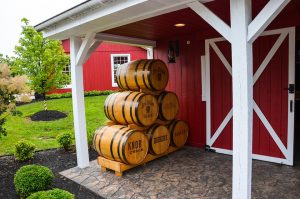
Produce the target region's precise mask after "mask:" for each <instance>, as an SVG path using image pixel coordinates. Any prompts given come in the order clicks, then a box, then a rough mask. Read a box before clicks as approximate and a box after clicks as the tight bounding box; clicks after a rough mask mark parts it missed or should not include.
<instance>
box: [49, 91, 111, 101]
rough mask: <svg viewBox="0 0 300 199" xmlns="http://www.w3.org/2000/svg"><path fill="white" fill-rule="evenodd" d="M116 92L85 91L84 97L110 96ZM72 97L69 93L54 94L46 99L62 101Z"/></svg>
mask: <svg viewBox="0 0 300 199" xmlns="http://www.w3.org/2000/svg"><path fill="white" fill-rule="evenodd" d="M114 92H116V91H112V90H105V91H97V90H94V91H85V92H84V96H86V97H88V96H99V95H110V94H112V93H114ZM71 97H72V93H71V92H68V93H53V94H49V95H47V96H46V99H60V98H71Z"/></svg>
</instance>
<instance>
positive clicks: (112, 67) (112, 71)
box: [110, 54, 131, 87]
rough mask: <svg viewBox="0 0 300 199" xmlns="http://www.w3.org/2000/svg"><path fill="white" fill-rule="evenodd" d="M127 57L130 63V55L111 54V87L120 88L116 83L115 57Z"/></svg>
mask: <svg viewBox="0 0 300 199" xmlns="http://www.w3.org/2000/svg"><path fill="white" fill-rule="evenodd" d="M120 56H127V57H128V62H130V60H131V58H130V54H111V55H110V66H111V70H110V71H111V85H112V87H118V84H117V83H115V82H114V78H115V77H114V57H120Z"/></svg>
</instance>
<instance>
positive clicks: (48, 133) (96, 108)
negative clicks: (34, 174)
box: [0, 96, 107, 155]
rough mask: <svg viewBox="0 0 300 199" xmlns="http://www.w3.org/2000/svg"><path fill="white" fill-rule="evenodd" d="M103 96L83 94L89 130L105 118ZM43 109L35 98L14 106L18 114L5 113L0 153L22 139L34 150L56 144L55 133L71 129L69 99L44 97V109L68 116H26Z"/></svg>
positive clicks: (93, 128) (7, 152)
mask: <svg viewBox="0 0 300 199" xmlns="http://www.w3.org/2000/svg"><path fill="white" fill-rule="evenodd" d="M106 97H107V96H96V97H86V98H85V110H86V120H87V130H88V132H90V133H92V132H94V130H95V129H96V128H97V127H99V126H101V125H102V124H103V122H104V121H106V118H105V114H104V112H103V103H104V101H105V99H106ZM41 110H43V102H37V103H32V104H27V105H23V106H19V107H17V111H21V112H22V115H21V116H9V117H8V118H7V122H6V124H5V128H6V129H7V136H3V137H2V138H1V139H0V155H4V154H12V153H13V151H14V144H15V143H16V142H17V141H19V140H21V139H26V140H29V141H31V142H33V143H34V144H35V145H36V146H37V150H41V149H49V148H56V147H58V144H57V142H56V139H55V137H56V136H57V135H58V134H60V133H63V132H74V130H73V113H72V99H71V98H65V99H56V100H48V110H58V111H61V112H64V113H66V114H67V115H68V117H66V118H64V119H60V120H57V121H50V122H33V121H31V120H30V118H29V116H30V115H32V114H34V113H36V112H38V111H41Z"/></svg>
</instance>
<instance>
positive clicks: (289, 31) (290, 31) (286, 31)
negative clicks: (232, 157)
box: [205, 27, 295, 165]
mask: <svg viewBox="0 0 300 199" xmlns="http://www.w3.org/2000/svg"><path fill="white" fill-rule="evenodd" d="M277 34H278V35H280V36H279V37H278V39H277V41H276V42H275V44H274V45H273V47H272V48H271V50H270V51H269V53H268V55H267V56H266V57H265V59H264V61H263V62H262V63H261V65H260V67H259V69H258V70H257V71H256V73H255V74H254V77H253V85H254V84H255V83H256V81H257V80H258V79H259V77H260V76H261V74H262V73H263V71H264V69H265V68H266V66H267V65H268V63H269V62H270V61H271V59H272V58H273V56H274V55H275V53H276V51H277V50H278V49H279V47H280V46H281V44H282V43H283V41H284V40H285V39H286V36H287V35H288V36H289V84H294V83H295V57H294V56H295V27H290V28H281V29H276V30H268V31H264V32H263V33H261V35H260V36H269V35H277ZM221 41H226V40H225V39H224V38H222V37H220V38H213V39H208V40H206V41H205V44H206V47H205V54H206V60H207V63H206V70H207V71H210V59H209V57H210V51H209V46H210V45H211V44H212V43H215V42H221ZM214 50H215V49H214ZM221 53H222V52H221ZM219 58H220V56H219ZM220 59H221V58H220ZM224 66H225V64H224ZM207 75H209V76H207ZM208 77H210V74H206V79H207V78H208ZM208 83H209V84H208ZM287 87H288V85H287ZM208 93H209V95H208ZM294 98H295V94H289V95H288V102H287V103H288V107H290V104H289V103H290V101H292V102H293V110H294V105H295V101H294ZM206 99H207V100H206V126H207V129H206V143H207V144H208V145H210V146H212V145H213V144H214V141H215V140H216V139H217V138H216V139H215V138H214V137H211V125H210V124H211V118H210V116H211V107H210V106H211V104H210V103H211V102H210V79H209V82H208V80H206ZM254 106H256V108H255V109H254V111H255V112H256V113H257V112H258V116H259V118H260V120H261V121H262V122H263V123H264V125H265V127H266V128H267V130H268V132H269V134H270V136H271V137H272V139H273V140H274V142H275V143H276V144H277V146H278V147H279V149H280V150H281V151H282V153H283V154H284V155H285V156H286V159H282V158H275V157H269V156H264V155H257V154H253V156H254V159H258V160H263V161H270V162H275V163H282V164H286V165H293V158H294V157H293V153H294V112H290V111H289V110H288V111H289V112H288V143H287V146H288V147H287V149H286V147H285V146H284V145H283V143H282V141H281V140H280V138H279V137H278V135H277V134H276V132H275V131H274V129H273V127H272V126H271V125H270V123H269V122H268V121H267V119H266V117H265V116H264V115H263V113H262V112H261V110H260V109H259V107H258V105H257V104H256V103H255V102H254ZM260 113H261V114H260ZM227 116H228V115H227ZM227 116H226V117H227ZM208 117H209V118H208ZM225 119H226V118H224V121H226V120H225ZM227 119H228V118H227ZM224 121H223V122H222V123H224ZM223 126H224V125H223ZM208 128H209V129H208ZM219 128H220V127H219ZM219 128H218V130H219ZM214 135H216V133H214ZM217 137H218V136H217ZM212 138H214V140H212ZM280 146H281V147H280ZM212 149H216V148H214V147H212ZM220 151H221V152H220ZM227 151H230V150H227ZM217 152H220V153H224V150H223V149H218V150H217ZM225 154H229V153H225ZM230 154H232V152H230Z"/></svg>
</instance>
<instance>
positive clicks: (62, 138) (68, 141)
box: [56, 133, 72, 151]
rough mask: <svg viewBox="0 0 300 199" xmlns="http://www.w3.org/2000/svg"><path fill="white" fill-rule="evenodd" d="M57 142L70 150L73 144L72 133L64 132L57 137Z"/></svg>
mask: <svg viewBox="0 0 300 199" xmlns="http://www.w3.org/2000/svg"><path fill="white" fill-rule="evenodd" d="M56 140H57V142H58V143H59V145H60V146H61V147H63V148H64V149H65V150H66V151H68V150H70V148H71V145H72V135H71V133H62V134H59V135H58V136H57V137H56Z"/></svg>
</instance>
